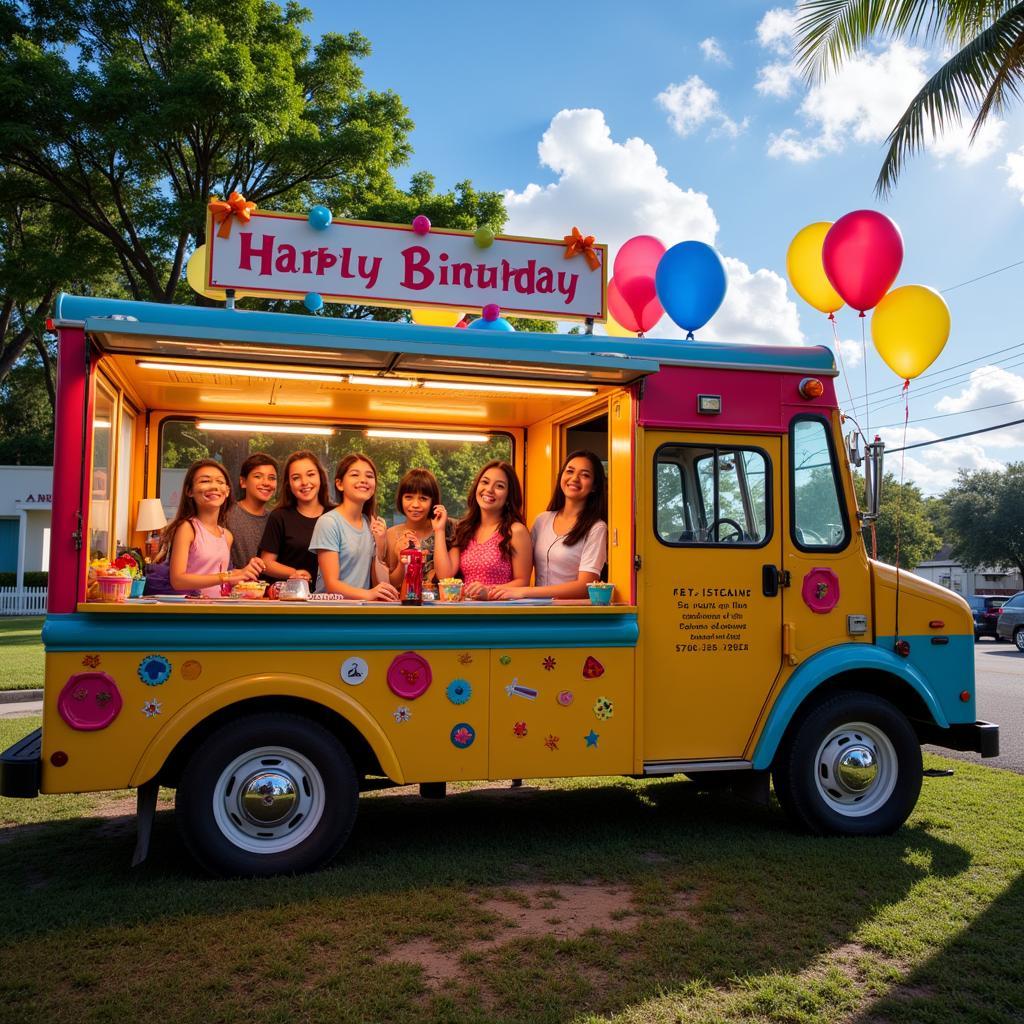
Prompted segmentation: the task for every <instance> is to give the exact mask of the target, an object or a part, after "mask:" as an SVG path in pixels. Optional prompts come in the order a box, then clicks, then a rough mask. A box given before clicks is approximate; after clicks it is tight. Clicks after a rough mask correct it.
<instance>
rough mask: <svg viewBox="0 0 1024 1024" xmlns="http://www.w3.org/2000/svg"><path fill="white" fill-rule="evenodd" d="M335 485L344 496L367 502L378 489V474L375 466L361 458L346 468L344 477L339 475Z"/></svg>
mask: <svg viewBox="0 0 1024 1024" xmlns="http://www.w3.org/2000/svg"><path fill="white" fill-rule="evenodd" d="M334 486H335V487H337V488H338V493H339V494H340V495H341V496H342V497H343V498H348V499H349V500H350V501H358V502H360V503H365V502H367V501H369V500H370V499H371V498H372V497H373V495H374V493H375V492H376V490H377V474H376V473H375V472H374V469H373V466H371V465H370V464H369V463H368V462H363V461H362V460H361V459H359V460H357V461H355V462H353V463H352V465H350V466H349V467H348V469H346V470H345V475H344V476H343V477H338V478H337V479H336V480H335V481H334Z"/></svg>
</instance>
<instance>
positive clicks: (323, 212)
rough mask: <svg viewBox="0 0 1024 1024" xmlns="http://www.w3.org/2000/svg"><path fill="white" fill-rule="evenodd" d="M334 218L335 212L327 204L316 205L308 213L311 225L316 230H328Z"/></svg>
mask: <svg viewBox="0 0 1024 1024" xmlns="http://www.w3.org/2000/svg"><path fill="white" fill-rule="evenodd" d="M333 219H334V214H332V213H331V211H330V210H328V209H327V207H326V206H314V207H313V208H312V209H311V210H310V211H309V214H308V220H309V226H310V227H311V228H312V229H313V230H314V231H326V230H327V229H328V228H329V227H330V226H331V221H332V220H333Z"/></svg>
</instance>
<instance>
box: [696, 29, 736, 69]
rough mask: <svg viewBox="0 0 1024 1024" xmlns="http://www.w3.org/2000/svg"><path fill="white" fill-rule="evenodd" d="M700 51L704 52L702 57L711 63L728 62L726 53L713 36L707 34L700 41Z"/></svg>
mask: <svg viewBox="0 0 1024 1024" xmlns="http://www.w3.org/2000/svg"><path fill="white" fill-rule="evenodd" d="M700 52H701V53H703V54H704V59H705V60H708V61H710V62H711V63H712V64H725V65H728V64H729V63H730V61H729V56H728V54H727V53H726V52H725V50H723V49H722V47H721V44H720V43H719V42H718V40H717V39H716V38H715V37H714V36H708V38H707V39H702V40H701V41H700Z"/></svg>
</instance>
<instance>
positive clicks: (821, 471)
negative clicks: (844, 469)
mask: <svg viewBox="0 0 1024 1024" xmlns="http://www.w3.org/2000/svg"><path fill="white" fill-rule="evenodd" d="M790 440H791V460H790V464H791V466H792V473H793V476H792V488H793V490H792V494H793V539H794V540H795V541H796V544H797V546H798V547H800V548H805V549H810V550H815V549H817V550H821V549H832V550H834V549H837V548H841V547H844V546H845V545H846V540H847V536H848V534H849V529H848V527H847V523H846V517H845V515H844V513H843V506H842V502H841V501H840V495H839V481H838V480H837V478H836V466H835V459H834V457H833V453H832V448H831V445H830V444H829V430H828V425H827V424H826V423H825V422H824V421H823V420H818V419H805V420H797V421H796V422H794V424H793V427H792V431H791V434H790Z"/></svg>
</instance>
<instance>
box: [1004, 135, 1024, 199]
mask: <svg viewBox="0 0 1024 1024" xmlns="http://www.w3.org/2000/svg"><path fill="white" fill-rule="evenodd" d="M1003 170H1004V171H1009V172H1010V173H1009V174H1008V175H1007V178H1006V184H1007V185H1009V186H1010V188H1012V189H1014V190H1016V191H1017V192H1019V193H1020V201H1021V202H1022V203H1024V146H1021V147H1020V149H1018V150H1017V151H1016V152H1014V153H1007V154H1006V163H1005V164H1003Z"/></svg>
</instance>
